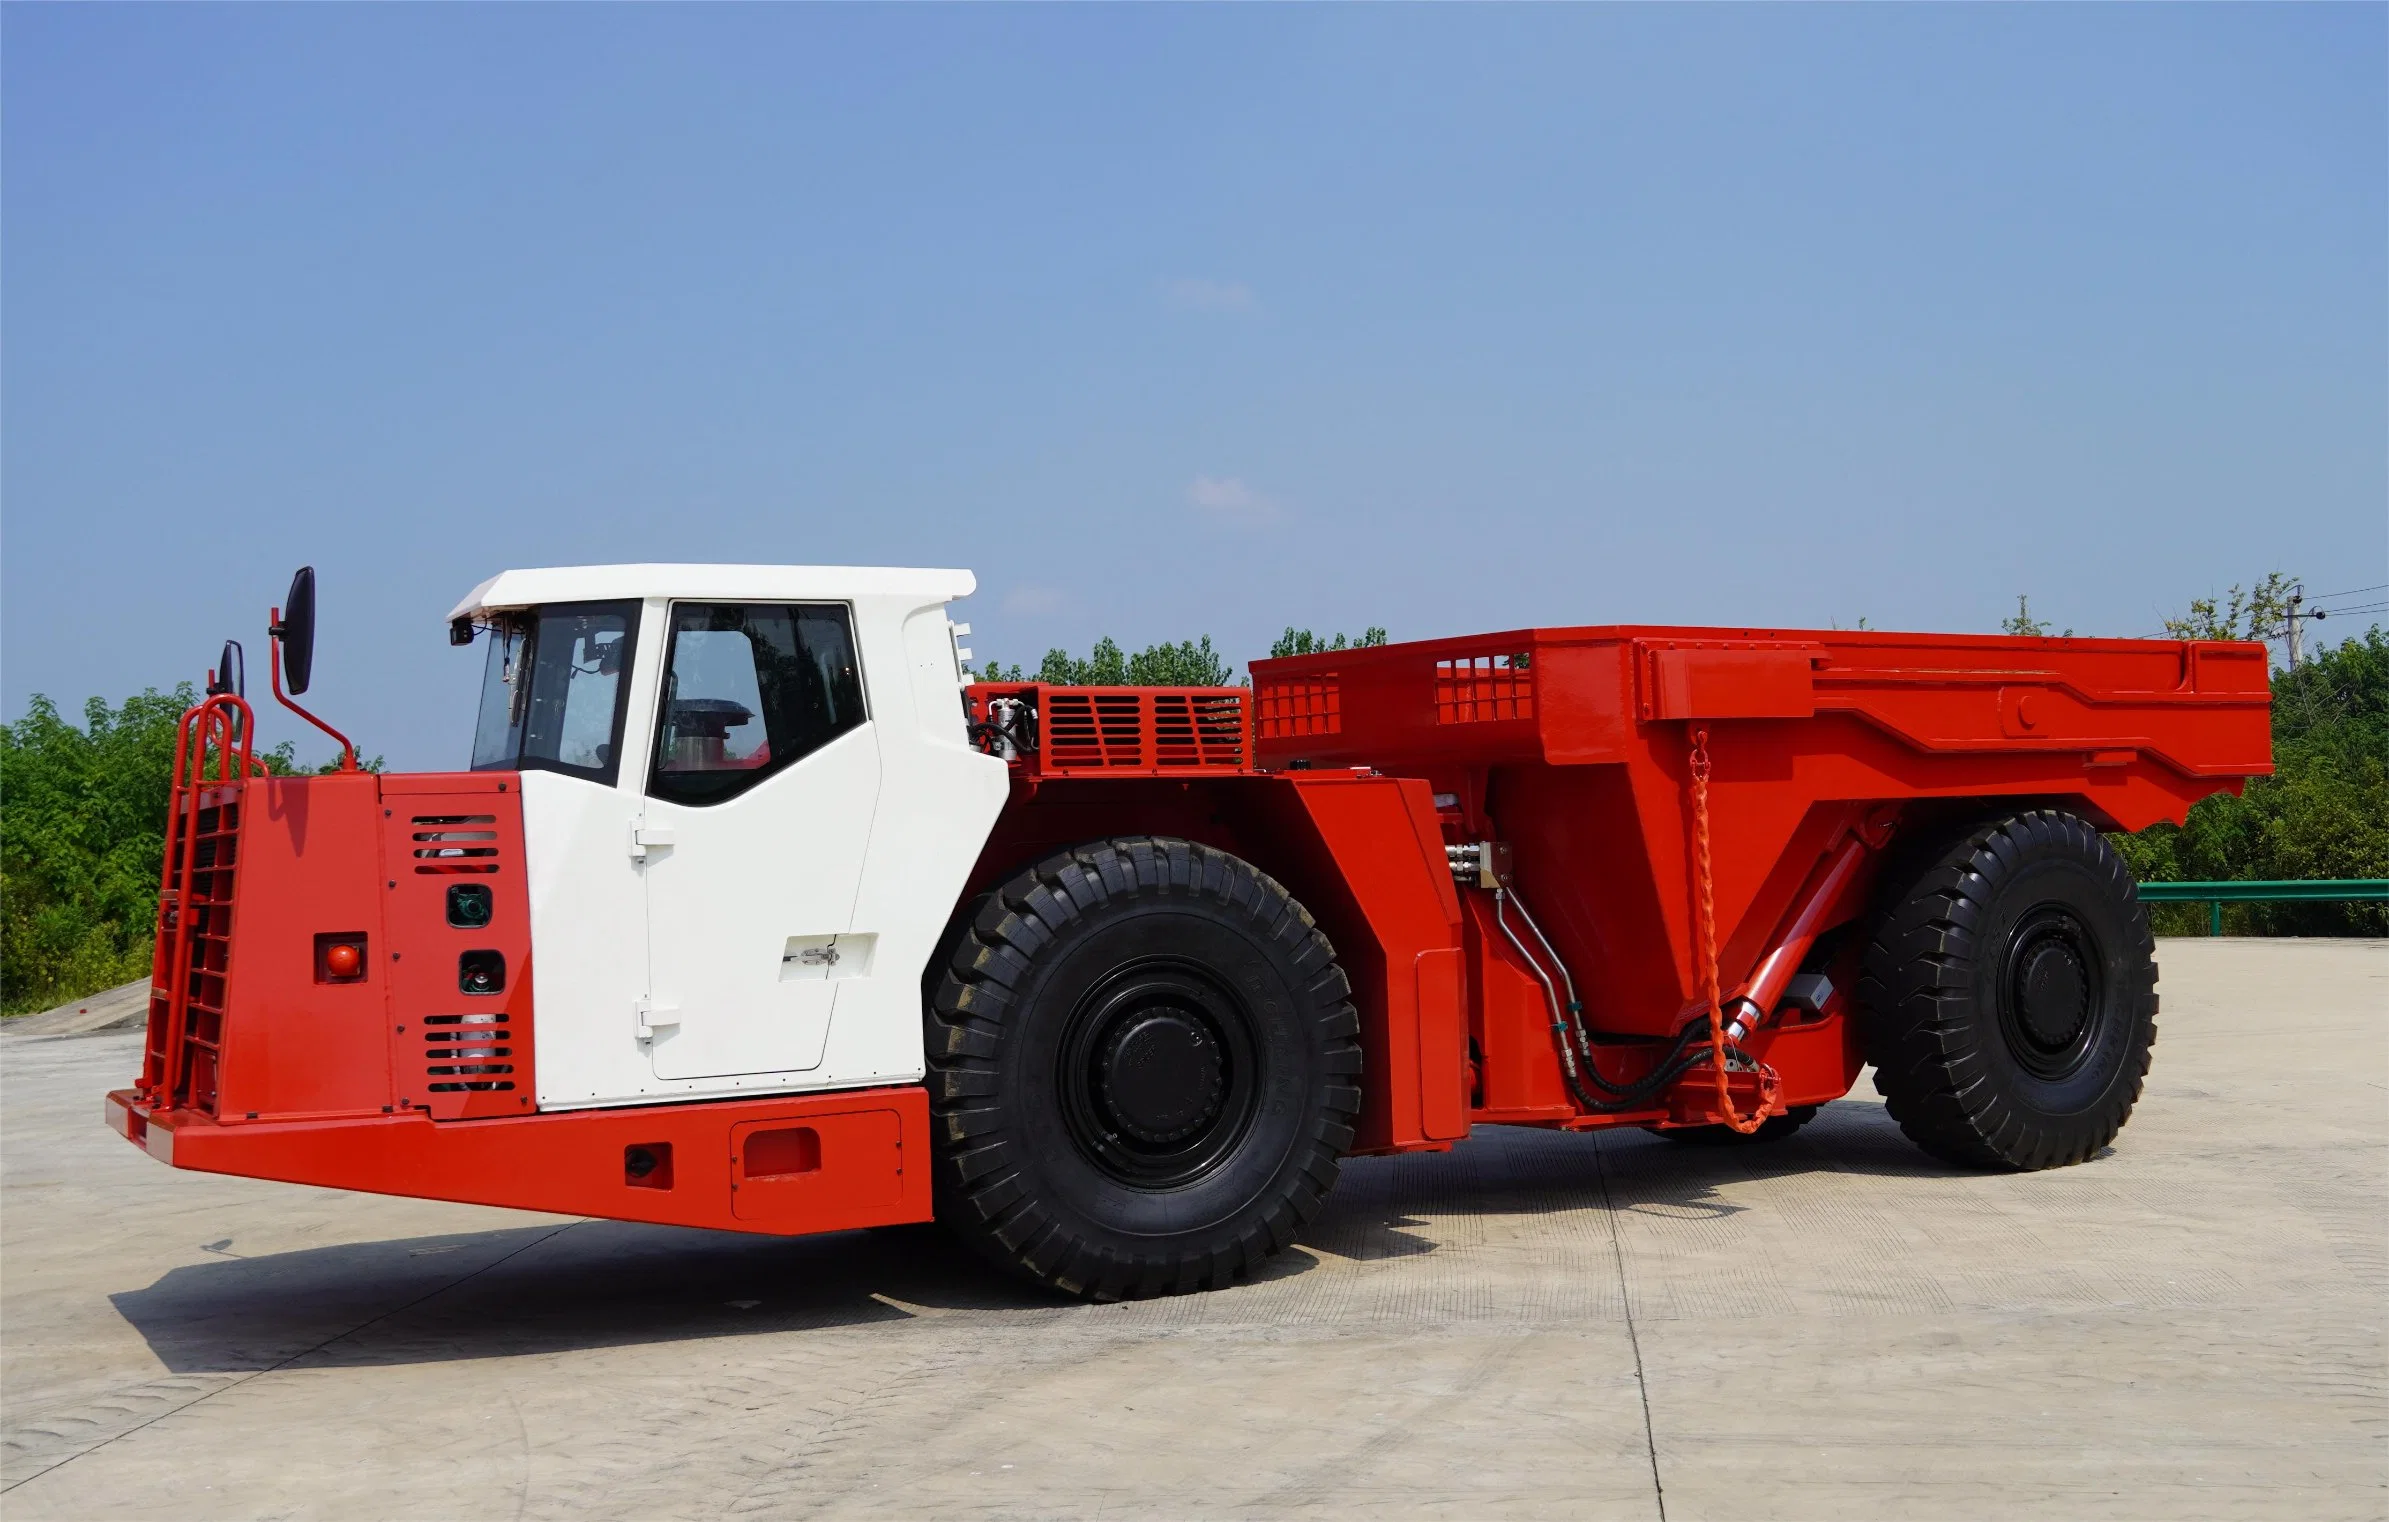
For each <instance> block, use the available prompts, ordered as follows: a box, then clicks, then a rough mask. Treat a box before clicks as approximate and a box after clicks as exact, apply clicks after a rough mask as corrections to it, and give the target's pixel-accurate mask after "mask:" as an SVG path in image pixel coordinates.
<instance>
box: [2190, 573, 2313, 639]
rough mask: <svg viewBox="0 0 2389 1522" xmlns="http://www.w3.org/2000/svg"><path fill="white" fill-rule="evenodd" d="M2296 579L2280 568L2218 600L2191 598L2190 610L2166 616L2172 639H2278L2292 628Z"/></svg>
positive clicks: (2235, 588)
mask: <svg viewBox="0 0 2389 1522" xmlns="http://www.w3.org/2000/svg"><path fill="white" fill-rule="evenodd" d="M2296 585H2297V583H2296V582H2295V581H2293V580H2292V579H2291V578H2289V577H2287V576H2284V575H2282V574H2281V573H2280V572H2279V571H2270V572H2267V573H2266V575H2265V577H2264V579H2263V580H2261V581H2259V582H2257V583H2255V584H2254V585H2253V586H2251V587H2249V588H2247V589H2246V590H2245V591H2243V590H2242V589H2241V588H2240V587H2238V586H2236V585H2235V586H2234V587H2233V588H2232V589H2231V592H2230V593H2229V595H2228V596H2227V597H2226V598H2225V599H2224V600H2223V601H2222V602H2221V603H2218V602H2217V600H2216V599H2214V598H2212V597H2194V598H2192V599H2190V611H2189V612H2187V613H2184V614H2183V615H2182V616H2181V617H2179V618H2169V619H2167V620H2165V633H2166V636H2167V637H2168V638H2170V639H2255V640H2266V641H2271V640H2277V639H2279V638H2281V637H2282V636H2283V635H2285V634H2287V633H2288V632H2289V595H2290V591H2291V589H2292V588H2293V587H2295V586H2296Z"/></svg>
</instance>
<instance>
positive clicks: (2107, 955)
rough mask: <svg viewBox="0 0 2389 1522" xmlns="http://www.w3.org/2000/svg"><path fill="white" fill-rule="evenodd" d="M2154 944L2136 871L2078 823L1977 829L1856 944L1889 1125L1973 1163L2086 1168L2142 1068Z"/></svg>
mask: <svg viewBox="0 0 2389 1522" xmlns="http://www.w3.org/2000/svg"><path fill="white" fill-rule="evenodd" d="M2155 949H2156V946H2155V942H2154V941H2153V940H2152V939H2151V938H2150V935H2149V928H2148V911H2147V909H2146V908H2145V907H2144V906H2143V905H2142V904H2141V902H2140V895H2139V891H2138V889H2137V888H2135V887H2134V885H2133V882H2132V876H2131V873H2130V872H2129V871H2128V870H2127V869H2126V868H2125V866H2124V864H2123V861H2122V859H2121V858H2120V857H2118V856H2117V855H2116V854H2115V852H2114V850H2113V849H2112V848H2110V847H2109V846H2108V844H2107V841H2106V838H2105V837H2104V836H2102V835H2100V833H2099V832H2098V831H2097V830H2096V829H2095V828H2093V827H2092V826H2091V824H2090V823H2089V821H2087V820H2084V819H2082V818H2080V817H2078V816H2076V815H2073V814H2068V813H2063V812H2060V811H2057V810H2054V809H2036V810H2033V811H2031V812H2029V813H2022V814H2016V815H2013V816H2010V817H2008V818H2004V819H2000V820H1997V821H1994V822H1993V823H1990V824H1986V825H1983V826H1982V827H1980V828H1978V829H1976V830H1974V831H1973V832H1972V833H1971V834H1969V835H1967V836H1966V837H1965V838H1964V839H1962V840H1960V841H1959V842H1958V843H1957V844H1955V845H1954V846H1952V847H1950V848H1949V850H1947V851H1946V852H1944V853H1942V855H1941V857H1940V859H1939V860H1938V861H1936V862H1934V863H1933V864H1932V865H1931V866H1930V867H1929V868H1927V869H1926V871H1925V872H1924V874H1923V875H1922V876H1921V877H1920V878H1918V879H1917V880H1915V881H1914V882H1913V883H1911V884H1909V885H1907V887H1906V889H1905V891H1904V892H1902V893H1901V894H1900V896H1899V897H1897V898H1896V899H1894V900H1893V901H1892V902H1891V903H1890V904H1889V905H1888V906H1887V907H1886V909H1885V910H1884V911H1883V915H1882V918H1881V920H1880V921H1879V922H1878V924H1877V926H1876V929H1875V934H1874V937H1873V940H1872V941H1871V943H1870V944H1869V945H1868V947H1867V951H1866V961H1865V971H1864V975H1863V976H1862V977H1861V979H1860V981H1859V985H1858V1004H1859V1012H1860V1022H1861V1023H1860V1029H1861V1032H1862V1034H1863V1036H1864V1039H1865V1042H1866V1049H1867V1059H1868V1060H1869V1061H1870V1062H1872V1063H1874V1065H1875V1087H1876V1088H1877V1089H1878V1090H1879V1091H1881V1093H1882V1095H1883V1097H1884V1100H1885V1103H1886V1106H1887V1108H1889V1110H1890V1111H1891V1115H1892V1118H1893V1119H1894V1120H1896V1121H1898V1122H1899V1124H1900V1129H1901V1130H1903V1131H1905V1132H1907V1134H1908V1137H1909V1139H1910V1140H1912V1141H1914V1142H1915V1143H1916V1144H1917V1145H1919V1146H1921V1147H1923V1148H1924V1149H1925V1150H1926V1151H1927V1152H1930V1153H1932V1154H1934V1155H1935V1156H1937V1157H1941V1158H1945V1159H1947V1160H1949V1161H1951V1162H1958V1163H1965V1164H1969V1165H1972V1166H1975V1167H1983V1168H2017V1169H2022V1168H2053V1167H2058V1166H2061V1165H2063V1164H2066V1163H2078V1162H2081V1161H2082V1160H2084V1159H2085V1158H2087V1157H2089V1156H2091V1155H2092V1154H2093V1153H2095V1152H2097V1151H2098V1150H2099V1149H2100V1148H2102V1147H2104V1146H2106V1145H2107V1144H2108V1143H2109V1142H2112V1141H2113V1140H2115V1136H2116V1133H2117V1132H2118V1131H2120V1130H2122V1129H2123V1124H2124V1121H2125V1120H2126V1119H2127V1118H2128V1117H2129V1116H2130V1115H2131V1113H2132V1106H2133V1105H2134V1103H2135V1102H2137V1101H2138V1100H2139V1098H2140V1086H2141V1081H2142V1080H2143V1079H2144V1078H2145V1077H2146V1076H2147V1074H2148V1062H2149V1049H2150V1047H2151V1046H2153V1045H2154V1044H2155V1042H2156V1039H2157V1025H2156V1015H2157V994H2156V982H2157V964H2156V960H2155Z"/></svg>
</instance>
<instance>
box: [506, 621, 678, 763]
mask: <svg viewBox="0 0 2389 1522" xmlns="http://www.w3.org/2000/svg"><path fill="white" fill-rule="evenodd" d="M488 628H489V662H488V665H487V666H486V667H484V668H483V672H482V677H481V720H480V723H479V724H478V725H477V726H476V727H475V729H474V731H473V770H475V771H477V772H486V771H521V770H539V771H554V772H565V773H568V774H570V775H572V776H575V777H586V778H588V779H589V780H591V781H593V782H601V783H604V784H606V785H608V786H611V785H612V784H613V782H614V778H615V776H616V773H617V771H618V770H619V768H620V765H621V755H622V719H623V714H624V711H625V709H626V708H627V707H628V699H629V696H630V682H629V675H630V671H629V667H630V654H631V650H632V648H633V647H634V646H635V645H636V643H637V641H638V634H639V605H638V604H637V603H636V602H589V603H556V604H550V605H549V606H546V607H541V608H534V609H531V610H529V611H527V612H522V613H509V614H506V615H504V616H503V617H501V618H499V619H497V620H495V621H493V622H492V623H491V624H490V625H489V626H488Z"/></svg>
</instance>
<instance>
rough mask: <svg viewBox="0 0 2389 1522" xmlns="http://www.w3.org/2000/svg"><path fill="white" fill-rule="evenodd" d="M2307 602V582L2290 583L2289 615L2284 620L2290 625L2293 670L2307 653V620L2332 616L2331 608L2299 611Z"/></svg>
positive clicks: (2291, 668) (2290, 659)
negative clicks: (2308, 611) (2309, 611)
mask: <svg viewBox="0 0 2389 1522" xmlns="http://www.w3.org/2000/svg"><path fill="white" fill-rule="evenodd" d="M2305 603H2306V584H2305V583H2304V582H2302V581H2299V582H2292V583H2290V589H2289V616H2288V617H2287V618H2286V619H2285V620H2284V622H2286V623H2287V624H2288V625H2289V669H2290V670H2292V671H2295V670H2297V669H2298V662H2299V661H2300V660H2301V659H2303V658H2304V656H2305V654H2306V621H2307V620H2308V619H2310V618H2329V617H2330V616H2331V614H2330V610H2329V609H2327V608H2317V609H2315V610H2314V611H2313V612H2312V613H2301V612H2299V611H2298V609H2300V608H2301V607H2303V606H2305Z"/></svg>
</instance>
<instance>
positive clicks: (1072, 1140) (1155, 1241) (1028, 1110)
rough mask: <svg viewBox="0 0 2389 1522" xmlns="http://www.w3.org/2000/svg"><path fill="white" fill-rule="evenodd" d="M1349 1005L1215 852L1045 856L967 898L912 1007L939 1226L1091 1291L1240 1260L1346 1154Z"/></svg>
mask: <svg viewBox="0 0 2389 1522" xmlns="http://www.w3.org/2000/svg"><path fill="white" fill-rule="evenodd" d="M1350 995H1351V988H1350V985H1349V984H1348V983H1347V981H1346V980H1345V977H1344V973H1343V970H1342V969H1341V968H1340V967H1338V966H1337V965H1336V961H1335V953H1334V951H1333V949H1332V948H1330V947H1329V945H1328V943H1327V938H1326V937H1325V936H1323V935H1321V934H1320V933H1319V930H1318V928H1317V927H1316V926H1315V925H1314V924H1313V923H1312V921H1311V917H1310V915H1309V914H1308V913H1306V912H1305V911H1304V910H1303V908H1302V906H1301V905H1300V904H1298V903H1296V902H1295V901H1294V900H1293V898H1292V897H1291V896H1289V895H1288V894H1287V892H1286V890H1285V889H1284V888H1282V887H1280V886H1279V885H1278V884H1277V883H1276V882H1275V881H1273V880H1272V879H1270V878H1269V877H1267V876H1266V875H1264V874H1263V873H1261V872H1260V871H1258V870H1256V869H1255V868H1254V867H1252V866H1251V865H1249V864H1248V863H1246V862H1243V861H1240V860H1238V859H1237V858H1235V857H1233V856H1230V855H1228V854H1226V853H1225V852H1221V851H1215V850H1212V849H1211V848H1209V847H1207V846H1200V845H1195V844H1193V843H1191V842H1188V841H1183V840H1169V839H1157V838H1148V837H1139V838H1134V839H1125V840H1110V841H1102V842H1098V843H1095V844H1093V845H1087V846H1081V847H1079V848H1078V849H1076V850H1072V851H1067V852H1064V853H1062V854H1060V855H1057V856H1053V857H1049V858H1047V859H1046V860H1045V861H1042V862H1040V863H1038V864H1037V866H1036V867H1034V868H1033V869H1031V870H1029V871H1027V872H1024V873H1022V874H1021V875H1020V876H1018V877H1016V878H1014V879H1013V880H1012V881H1011V882H1009V883H1007V884H1005V885H1004V886H1003V887H1002V888H1001V889H999V890H997V891H996V892H995V893H993V894H991V895H989V896H988V897H987V898H986V899H984V900H982V901H981V902H980V903H979V904H978V905H977V906H976V910H975V912H974V913H973V915H972V916H971V920H970V922H969V924H968V925H966V926H965V927H963V929H962V931H961V932H960V934H959V936H958V938H957V940H956V942H955V945H954V950H953V954H952V956H951V958H950V959H949V962H948V965H947V968H946V971H945V974H944V975H943V977H942V978H940V979H939V980H938V983H937V986H936V988H935V991H934V993H933V994H932V996H931V999H930V1004H929V1011H928V1020H927V1027H926V1029H927V1036H928V1064H929V1093H930V1107H931V1110H932V1112H933V1115H934V1117H935V1125H934V1128H933V1129H934V1130H935V1132H936V1136H937V1142H938V1156H937V1162H936V1184H937V1188H936V1194H937V1209H938V1216H939V1219H941V1220H943V1221H944V1222H946V1223H947V1224H948V1225H949V1226H950V1227H952V1228H953V1229H954V1230H955V1231H956V1232H957V1233H958V1234H959V1235H961V1236H962V1237H963V1239H964V1240H966V1241H968V1242H970V1243H971V1244H972V1245H973V1246H974V1247H976V1248H977V1249H978V1250H979V1251H980V1252H981V1253H983V1254H984V1255H986V1256H987V1257H989V1258H990V1259H992V1260H993V1261H994V1262H996V1263H997V1264H999V1265H1001V1266H1002V1267H1004V1268H1006V1269H1008V1270H1010V1271H1012V1272H1014V1273H1017V1274H1021V1275H1024V1276H1026V1277H1028V1278H1031V1279H1034V1280H1036V1281H1038V1282H1040V1283H1042V1284H1047V1285H1050V1286H1052V1287H1054V1288H1057V1289H1061V1290H1064V1291H1067V1292H1069V1293H1072V1294H1078V1295H1085V1296H1088V1297H1089V1298H1093V1299H1104V1300H1110V1299H1123V1298H1135V1297H1140V1296H1146V1295H1156V1294H1169V1293H1174V1292H1178V1291H1184V1290H1194V1289H1208V1288H1216V1287H1217V1286H1219V1285H1222V1284H1225V1283H1227V1282H1229V1281H1230V1280H1232V1279H1234V1278H1236V1277H1237V1276H1239V1275H1242V1274H1244V1273H1246V1272H1248V1271H1249V1270H1250V1269H1252V1268H1253V1267H1254V1266H1255V1265H1256V1264H1258V1263H1259V1262H1261V1261H1262V1260H1263V1259H1264V1258H1266V1257H1268V1256H1269V1255H1270V1254H1272V1253H1275V1252H1277V1251H1279V1250H1280V1249H1282V1248H1284V1247H1286V1246H1287V1245H1288V1244H1289V1243H1291V1242H1292V1241H1293V1238H1294V1233H1295V1232H1296V1231H1297V1230H1298V1229H1300V1227H1301V1226H1302V1225H1303V1223H1305V1222H1306V1221H1308V1220H1309V1219H1310V1218H1311V1217H1312V1216H1313V1215H1315V1214H1316V1213H1317V1211H1318V1209H1319V1206H1320V1203H1321V1202H1322V1201H1323V1200H1324V1199H1325V1198H1326V1195H1327V1191H1328V1190H1329V1188H1331V1187H1332V1186H1333V1185H1334V1183H1335V1180H1336V1174H1337V1169H1338V1160H1339V1159H1340V1158H1341V1156H1342V1155H1343V1152H1344V1150H1345V1149H1346V1148H1347V1147H1349V1146H1350V1145H1351V1141H1352V1119H1353V1116H1354V1115H1355V1114H1356V1113H1357V1111H1358V1110H1359V1107H1360V1087H1359V1084H1360V1046H1359V1042H1358V1036H1359V1030H1360V1021H1359V1017H1358V1016H1357V1015H1356V1014H1355V1012H1354V1010H1353V1007H1352V1002H1351V997H1350Z"/></svg>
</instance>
